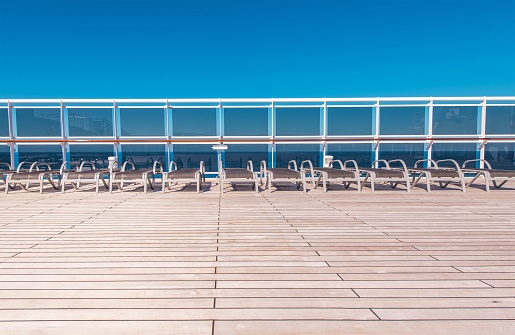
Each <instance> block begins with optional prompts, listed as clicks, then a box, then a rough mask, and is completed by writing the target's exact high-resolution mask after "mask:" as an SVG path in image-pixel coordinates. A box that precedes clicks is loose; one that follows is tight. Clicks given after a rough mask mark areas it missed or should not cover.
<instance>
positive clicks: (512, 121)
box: [486, 106, 515, 135]
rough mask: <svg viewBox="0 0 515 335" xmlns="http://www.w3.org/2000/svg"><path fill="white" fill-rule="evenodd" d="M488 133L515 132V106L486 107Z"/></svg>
mask: <svg viewBox="0 0 515 335" xmlns="http://www.w3.org/2000/svg"><path fill="white" fill-rule="evenodd" d="M486 133H487V134H492V135H493V134H515V106H492V107H486Z"/></svg>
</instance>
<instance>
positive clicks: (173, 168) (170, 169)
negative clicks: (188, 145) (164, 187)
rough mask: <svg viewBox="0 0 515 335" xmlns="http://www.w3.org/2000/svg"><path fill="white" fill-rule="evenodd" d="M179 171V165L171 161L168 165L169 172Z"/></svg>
mask: <svg viewBox="0 0 515 335" xmlns="http://www.w3.org/2000/svg"><path fill="white" fill-rule="evenodd" d="M175 170H177V163H175V162H174V161H170V164H168V172H172V171H175Z"/></svg>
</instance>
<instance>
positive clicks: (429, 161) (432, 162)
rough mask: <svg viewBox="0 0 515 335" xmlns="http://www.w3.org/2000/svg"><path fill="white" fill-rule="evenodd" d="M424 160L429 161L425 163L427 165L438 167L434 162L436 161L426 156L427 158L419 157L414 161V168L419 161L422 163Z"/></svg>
mask: <svg viewBox="0 0 515 335" xmlns="http://www.w3.org/2000/svg"><path fill="white" fill-rule="evenodd" d="M424 162H428V163H429V164H427V167H431V166H434V167H438V165H437V164H436V162H435V161H434V160H432V159H429V158H428V159H419V160H418V161H416V162H415V166H414V168H417V167H418V164H419V163H424Z"/></svg>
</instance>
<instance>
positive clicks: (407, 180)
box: [406, 175, 411, 193]
mask: <svg viewBox="0 0 515 335" xmlns="http://www.w3.org/2000/svg"><path fill="white" fill-rule="evenodd" d="M406 189H407V190H408V193H410V191H411V185H410V184H409V175H407V176H406Z"/></svg>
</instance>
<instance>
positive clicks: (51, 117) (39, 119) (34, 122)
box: [16, 108, 61, 137]
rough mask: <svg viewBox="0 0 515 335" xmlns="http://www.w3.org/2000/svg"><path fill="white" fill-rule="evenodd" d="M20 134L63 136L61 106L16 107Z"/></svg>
mask: <svg viewBox="0 0 515 335" xmlns="http://www.w3.org/2000/svg"><path fill="white" fill-rule="evenodd" d="M16 122H17V127H18V136H42V137H51V136H61V111H60V109H59V108H16Z"/></svg>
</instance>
